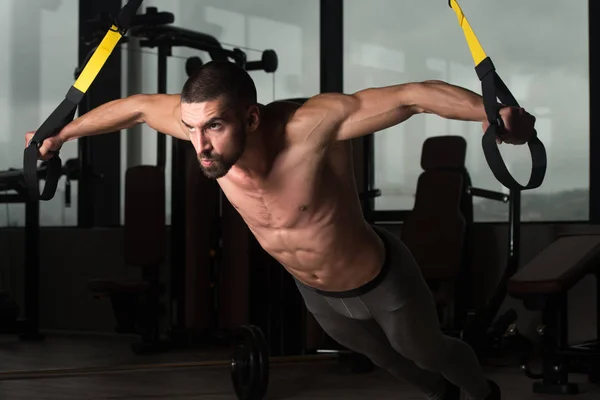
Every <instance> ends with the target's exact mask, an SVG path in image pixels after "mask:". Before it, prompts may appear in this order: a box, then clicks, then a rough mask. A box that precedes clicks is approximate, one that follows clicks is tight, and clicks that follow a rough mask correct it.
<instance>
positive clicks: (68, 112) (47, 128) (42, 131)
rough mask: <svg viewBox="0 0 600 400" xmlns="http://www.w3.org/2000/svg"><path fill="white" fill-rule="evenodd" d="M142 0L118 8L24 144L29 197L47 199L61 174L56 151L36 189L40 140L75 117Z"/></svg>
mask: <svg viewBox="0 0 600 400" xmlns="http://www.w3.org/2000/svg"><path fill="white" fill-rule="evenodd" d="M142 1H143V0H130V1H129V2H128V3H127V4H126V5H125V6H124V7H123V8H122V9H121V11H120V12H119V15H118V16H117V18H116V19H115V21H114V22H113V24H112V26H111V27H110V29H109V30H108V32H107V33H106V35H105V36H104V39H103V40H102V42H101V43H100V45H99V46H98V47H97V48H96V50H95V51H94V53H93V54H92V56H91V57H90V58H89V60H88V62H87V64H86V65H85V68H84V69H83V70H82V71H81V74H80V75H79V77H78V78H77V80H76V81H75V83H74V84H73V85H72V86H71V87H70V88H69V90H68V92H67V94H66V96H65V99H64V100H63V101H62V103H60V104H59V106H58V107H57V108H56V109H55V110H54V111H53V112H52V113H51V114H50V116H49V117H48V118H47V119H46V120H45V121H44V123H42V125H41V126H40V127H39V129H38V130H37V131H36V132H35V134H34V135H33V138H32V139H31V141H30V142H29V144H28V145H27V147H26V148H25V153H24V155H23V175H24V179H25V185H26V186H27V191H28V193H29V197H30V199H31V200H34V201H37V200H50V199H52V198H53V197H54V194H55V193H56V187H57V185H58V181H59V179H60V177H61V175H62V161H61V159H60V157H59V156H58V153H59V152H58V151H56V152H55V154H54V156H53V157H52V158H51V159H50V160H49V161H48V163H47V169H46V174H45V179H46V184H45V185H44V190H43V192H42V193H41V194H40V192H39V180H38V170H37V161H38V157H39V148H40V146H41V145H42V143H43V142H44V140H46V139H48V138H49V137H52V136H55V135H57V134H58V133H59V132H60V131H61V130H62V129H63V128H64V127H65V126H66V125H67V124H69V123H70V122H71V121H72V120H73V118H74V117H75V111H76V110H77V106H78V105H79V103H80V102H81V100H82V99H83V96H84V94H85V93H86V92H87V90H88V89H89V88H90V86H91V85H92V83H93V82H94V79H96V76H97V75H98V73H99V72H100V70H101V69H102V67H103V66H104V64H105V63H106V60H108V57H109V56H110V54H111V53H112V52H113V50H114V49H115V47H116V46H117V44H118V43H119V41H120V40H121V38H122V37H123V36H125V34H126V33H127V30H128V29H129V27H130V25H131V21H132V20H133V17H134V16H135V14H136V12H137V9H138V8H139V6H140V5H141V4H142Z"/></svg>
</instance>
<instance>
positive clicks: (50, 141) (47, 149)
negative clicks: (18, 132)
mask: <svg viewBox="0 0 600 400" xmlns="http://www.w3.org/2000/svg"><path fill="white" fill-rule="evenodd" d="M34 134H35V131H32V132H27V133H26V134H25V147H27V146H29V142H30V141H31V138H32V137H33V135H34ZM64 143H65V141H64V140H63V139H62V138H61V137H60V135H56V136H52V137H49V138H47V139H45V140H44V141H43V142H42V145H41V146H40V147H39V148H38V152H39V156H38V157H39V159H40V160H43V161H48V160H49V159H51V158H52V157H54V155H55V153H56V152H57V151H58V150H60V148H61V147H62V145H63V144H64Z"/></svg>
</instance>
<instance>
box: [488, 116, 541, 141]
mask: <svg viewBox="0 0 600 400" xmlns="http://www.w3.org/2000/svg"><path fill="white" fill-rule="evenodd" d="M500 117H501V118H502V121H503V122H504V129H501V131H500V132H499V133H500V136H498V137H496V141H497V142H498V144H500V143H509V144H515V145H519V144H525V143H527V142H528V141H529V140H531V138H533V137H534V136H535V128H534V126H535V117H534V116H533V115H531V114H529V113H528V112H527V111H525V109H524V108H521V107H503V108H501V109H500ZM489 126H490V123H489V122H488V121H485V122H484V123H483V131H484V132H485V131H486V130H487V128H488V127H489Z"/></svg>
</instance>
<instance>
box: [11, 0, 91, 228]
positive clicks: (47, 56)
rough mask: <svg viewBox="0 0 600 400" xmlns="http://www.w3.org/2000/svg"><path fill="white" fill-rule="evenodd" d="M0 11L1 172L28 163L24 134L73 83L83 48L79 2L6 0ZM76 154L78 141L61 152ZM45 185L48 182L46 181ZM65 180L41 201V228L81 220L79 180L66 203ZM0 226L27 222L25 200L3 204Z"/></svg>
mask: <svg viewBox="0 0 600 400" xmlns="http://www.w3.org/2000/svg"><path fill="white" fill-rule="evenodd" d="M2 7H3V11H2V12H0V52H1V53H2V54H3V56H2V57H0V119H1V120H2V121H3V122H4V130H2V131H0V170H6V169H9V168H19V169H20V168H22V167H23V150H24V145H25V133H26V132H28V131H32V130H36V129H37V128H38V127H39V126H40V125H41V124H42V122H43V121H44V120H45V119H46V118H47V117H48V116H49V115H50V113H51V112H52V111H53V110H54V109H55V108H56V107H57V106H58V104H60V102H61V101H62V100H63V98H64V95H65V93H66V92H67V90H68V88H69V87H70V86H71V85H72V84H73V80H74V75H73V72H74V70H75V67H76V65H77V52H78V43H77V37H78V33H77V32H78V23H79V1H78V0H61V1H56V0H26V1H24V0H5V1H3V2H2ZM74 157H77V143H76V142H69V143H66V144H65V145H64V147H63V148H62V150H61V159H62V160H63V163H64V162H65V161H66V160H68V159H70V158H74ZM42 183H43V182H42ZM64 193H65V179H64V177H63V178H62V179H61V181H60V182H59V185H58V189H57V191H56V196H55V197H54V198H53V199H52V200H51V201H44V202H41V204H40V224H41V225H42V226H72V225H76V224H77V183H76V182H73V184H72V188H71V193H72V204H71V207H69V208H66V207H65V201H64ZM0 207H2V211H1V212H0V226H6V225H12V226H23V225H24V224H25V207H24V205H23V204H10V205H7V204H2V205H0Z"/></svg>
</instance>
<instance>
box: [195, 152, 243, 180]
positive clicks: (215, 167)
mask: <svg viewBox="0 0 600 400" xmlns="http://www.w3.org/2000/svg"><path fill="white" fill-rule="evenodd" d="M201 161H211V164H210V165H208V166H206V165H202V163H201ZM198 163H199V165H200V170H201V171H202V173H203V174H204V176H206V177H207V178H209V179H219V178H222V177H224V176H225V175H226V174H227V172H229V170H230V169H231V167H232V166H233V164H235V162H234V163H231V162H226V161H225V160H223V157H221V156H220V155H216V154H212V155H209V156H205V155H203V156H202V157H198Z"/></svg>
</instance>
